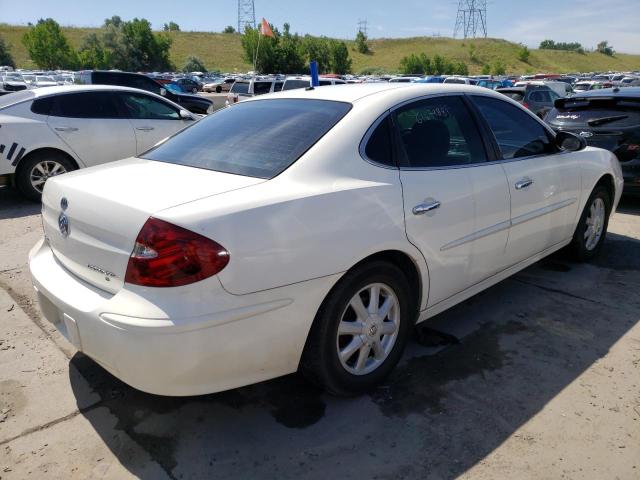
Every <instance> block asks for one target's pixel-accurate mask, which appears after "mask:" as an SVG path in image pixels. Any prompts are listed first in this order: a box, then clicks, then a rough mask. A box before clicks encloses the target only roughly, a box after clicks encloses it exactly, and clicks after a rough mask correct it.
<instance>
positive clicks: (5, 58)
mask: <svg viewBox="0 0 640 480" xmlns="http://www.w3.org/2000/svg"><path fill="white" fill-rule="evenodd" d="M0 65H4V66H6V67H13V68H16V62H14V61H13V57H12V56H11V52H10V51H9V44H8V43H7V42H5V41H4V38H2V37H0Z"/></svg>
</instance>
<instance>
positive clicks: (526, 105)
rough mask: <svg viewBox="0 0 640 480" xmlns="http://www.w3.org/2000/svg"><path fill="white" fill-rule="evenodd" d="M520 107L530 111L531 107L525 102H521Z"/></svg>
mask: <svg viewBox="0 0 640 480" xmlns="http://www.w3.org/2000/svg"><path fill="white" fill-rule="evenodd" d="M522 105H523V106H524V108H528V109H529V110H531V107H530V106H529V104H528V103H527V102H522Z"/></svg>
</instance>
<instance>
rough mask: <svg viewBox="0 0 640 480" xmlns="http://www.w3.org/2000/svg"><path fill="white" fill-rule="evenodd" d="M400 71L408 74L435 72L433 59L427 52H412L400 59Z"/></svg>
mask: <svg viewBox="0 0 640 480" xmlns="http://www.w3.org/2000/svg"><path fill="white" fill-rule="evenodd" d="M400 72H401V73H404V74H407V75H411V74H414V75H424V74H431V73H433V69H432V66H431V60H430V59H429V57H427V55H426V54H425V53H421V54H419V55H416V54H415V53H412V54H411V55H408V56H406V57H403V58H401V59H400Z"/></svg>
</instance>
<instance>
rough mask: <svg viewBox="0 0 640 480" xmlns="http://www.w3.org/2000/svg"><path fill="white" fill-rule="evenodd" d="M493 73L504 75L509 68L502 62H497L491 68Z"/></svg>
mask: <svg viewBox="0 0 640 480" xmlns="http://www.w3.org/2000/svg"><path fill="white" fill-rule="evenodd" d="M491 73H492V74H493V75H504V74H506V73H507V67H506V66H505V64H504V62H502V61H501V60H496V61H495V62H494V64H493V66H492V67H491Z"/></svg>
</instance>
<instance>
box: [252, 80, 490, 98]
mask: <svg viewBox="0 0 640 480" xmlns="http://www.w3.org/2000/svg"><path fill="white" fill-rule="evenodd" d="M446 93H473V94H483V95H489V96H495V97H498V98H500V97H501V95H499V94H497V93H495V92H494V91H493V90H489V89H486V88H483V87H476V86H473V85H464V84H455V83H449V84H446V83H356V84H353V83H349V84H339V85H331V86H326V87H322V88H314V89H313V90H312V89H306V88H305V89H302V88H300V89H295V90H286V91H283V92H277V93H273V94H270V95H266V96H259V97H255V98H252V99H250V100H247V101H250V102H253V101H260V100H267V99H282V98H296V99H299V98H303V99H313V100H332V101H336V102H348V103H355V102H358V101H360V100H362V99H364V98H367V99H372V98H375V97H378V98H380V99H382V98H385V97H393V98H394V100H395V101H403V100H410V99H413V98H417V97H420V96H425V95H434V94H446Z"/></svg>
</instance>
